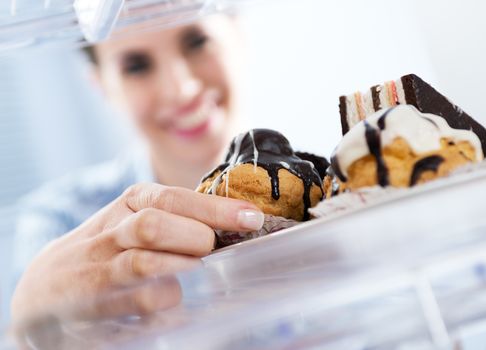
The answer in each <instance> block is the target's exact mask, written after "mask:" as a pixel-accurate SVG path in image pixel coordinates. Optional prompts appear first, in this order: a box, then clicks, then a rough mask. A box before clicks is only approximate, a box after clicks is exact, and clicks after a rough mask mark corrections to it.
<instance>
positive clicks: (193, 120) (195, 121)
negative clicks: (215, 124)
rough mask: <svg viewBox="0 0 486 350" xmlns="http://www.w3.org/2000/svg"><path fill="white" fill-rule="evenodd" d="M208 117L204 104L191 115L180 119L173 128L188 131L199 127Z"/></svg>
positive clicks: (206, 107)
mask: <svg viewBox="0 0 486 350" xmlns="http://www.w3.org/2000/svg"><path fill="white" fill-rule="evenodd" d="M208 116H209V105H208V104H206V105H205V106H202V107H201V108H199V110H197V111H195V112H194V113H192V114H189V115H187V116H184V117H183V118H180V119H179V120H178V121H177V123H176V124H175V127H176V128H177V129H179V130H190V129H193V128H195V127H197V126H199V125H201V124H202V123H203V122H204V121H205V120H206V119H207V118H208Z"/></svg>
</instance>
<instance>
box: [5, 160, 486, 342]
mask: <svg viewBox="0 0 486 350" xmlns="http://www.w3.org/2000/svg"><path fill="white" fill-rule="evenodd" d="M485 194H486V163H482V164H479V165H476V166H474V167H470V168H467V169H464V170H463V171H461V172H460V173H457V174H455V175H454V176H451V177H448V178H443V179H440V180H437V181H433V182H430V183H427V184H424V185H420V186H417V187H415V188H412V189H407V190H404V191H401V190H398V191H392V192H390V191H386V192H382V191H373V190H371V191H369V192H367V193H364V194H363V195H362V196H361V197H359V198H358V199H350V198H347V199H345V200H339V201H337V200H336V199H337V198H338V197H335V198H334V199H332V200H330V201H329V203H330V204H329V203H328V207H325V208H321V209H319V210H320V211H321V214H323V216H322V217H320V218H317V219H314V220H311V221H309V222H307V223H303V224H300V225H298V226H295V227H292V228H289V229H286V230H283V231H280V232H278V233H274V234H272V235H269V236H265V237H261V238H257V239H254V240H251V241H247V242H243V243H240V244H237V245H234V246H231V247H227V248H223V249H221V250H218V251H215V252H214V253H213V254H212V255H210V256H208V257H206V258H205V259H204V261H203V266H201V267H200V268H198V269H195V270H193V271H189V272H186V273H181V274H178V275H177V276H176V278H177V280H178V281H179V284H180V286H181V287H182V293H183V297H182V302H181V304H179V305H178V306H176V307H173V308H171V309H169V310H166V311H161V312H157V313H154V314H151V315H147V316H143V317H142V316H133V315H132V316H129V317H123V318H114V319H99V320H90V321H84V322H79V321H78V322H75V321H66V320H61V319H59V318H52V317H47V318H46V319H45V320H44V321H43V322H39V323H37V324H36V326H35V327H33V328H32V329H31V330H30V332H29V334H28V335H27V337H29V341H30V342H31V343H34V344H41V345H46V344H47V345H49V344H50V343H49V342H53V341H55V342H56V344H63V346H64V345H65V346H64V348H69V349H78V348H79V349H83V348H101V349H111V348H113V349H115V348H116V349H139V348H144V349H195V348H197V349H321V348H325V349H356V350H358V349H400V350H402V349H407V350H408V349H420V350H422V349H451V350H452V349H464V350H475V349H482V348H481V346H483V347H484V344H486V293H484V289H485V288H486V215H484V208H485V207H486V197H485ZM332 201H334V203H331V202H332ZM116 297H117V296H116V295H115V294H114V295H109V296H108V300H106V299H105V302H110V300H111V299H112V300H113V301H114V300H115V299H116ZM0 344H2V343H1V342H0ZM51 344H52V343H51ZM0 348H1V347H0ZM41 348H42V347H41ZM5 349H7V348H5Z"/></svg>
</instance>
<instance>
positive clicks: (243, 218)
mask: <svg viewBox="0 0 486 350" xmlns="http://www.w3.org/2000/svg"><path fill="white" fill-rule="evenodd" d="M237 220H238V224H239V225H240V226H241V227H244V228H246V229H248V230H259V229H261V228H262V226H263V221H264V220H265V216H264V215H263V213H262V212H261V211H257V210H250V209H245V210H241V211H240V212H239V213H238V219H237Z"/></svg>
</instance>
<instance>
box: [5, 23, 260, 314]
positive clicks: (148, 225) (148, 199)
mask: <svg viewBox="0 0 486 350" xmlns="http://www.w3.org/2000/svg"><path fill="white" fill-rule="evenodd" d="M239 44H240V43H239V32H238V28H237V26H236V23H235V20H234V19H233V18H231V17H229V16H224V15H217V16H212V17H208V18H206V19H204V20H202V21H200V22H197V23H193V24H189V25H186V26H182V27H177V28H172V29H168V30H165V31H161V32H151V33H141V34H138V35H132V36H126V37H124V38H122V39H119V40H112V41H107V42H105V43H100V44H98V45H96V46H95V47H94V48H93V49H91V56H92V59H93V61H94V71H95V77H96V81H97V82H98V83H99V85H100V87H101V88H102V91H103V92H104V94H105V95H106V97H107V98H108V99H109V100H110V101H111V102H113V103H114V105H115V106H116V107H117V108H118V109H120V110H121V111H122V112H123V113H124V114H126V115H127V116H129V118H130V119H131V121H132V122H133V124H134V125H135V126H136V128H137V130H138V131H139V133H140V135H141V136H142V138H143V139H144V140H145V143H146V146H147V148H146V151H145V152H144V153H143V154H142V156H140V155H137V156H135V157H132V158H131V159H130V158H129V159H128V160H122V161H116V162H113V163H110V164H107V165H103V166H101V167H97V168H94V169H90V170H88V171H87V172H85V173H82V174H76V175H75V176H73V177H70V178H67V179H65V180H64V181H61V182H58V183H56V184H53V185H50V186H49V187H46V188H45V189H43V190H41V191H39V192H37V193H36V194H34V195H33V196H31V197H30V198H29V200H28V201H27V202H26V203H25V205H24V209H25V210H24V214H23V215H22V216H21V219H20V221H19V226H18V232H17V240H16V255H17V258H16V261H17V266H18V269H19V270H21V269H23V268H24V267H26V266H27V265H28V267H27V269H26V270H25V272H24V273H23V276H22V278H21V279H20V281H19V283H18V285H17V289H16V291H15V293H14V297H13V301H12V313H13V318H14V319H16V320H22V319H25V318H27V317H30V316H32V315H36V314H38V313H42V312H45V311H49V310H50V309H52V308H53V307H54V306H59V305H61V306H62V305H63V303H67V302H72V301H77V300H82V299H85V298H86V297H90V296H96V295H99V294H100V293H102V292H103V291H106V290H109V289H111V288H113V287H118V286H127V285H130V284H131V283H133V282H134V281H136V280H137V279H140V278H143V277H149V276H154V275H160V274H164V273H168V272H175V271H179V270H181V269H184V268H188V267H190V266H193V264H194V263H197V261H199V260H198V258H200V257H202V256H205V255H207V254H208V253H209V252H210V251H211V250H212V248H213V245H214V233H213V229H215V228H221V229H228V230H255V229H259V228H260V227H261V226H262V223H263V214H262V213H261V212H260V211H259V210H258V209H257V208H256V207H255V206H254V205H252V204H249V203H246V202H242V201H237V200H231V199H227V198H219V197H213V196H207V195H202V194H198V193H195V192H194V191H193V189H194V188H195V187H196V185H197V183H198V181H199V180H200V178H201V176H202V175H203V174H205V173H206V172H207V171H209V170H210V169H211V168H212V167H213V166H215V165H216V164H217V163H218V161H219V160H220V159H221V157H222V153H224V151H225V148H226V146H227V144H228V143H229V141H230V139H231V137H232V136H234V133H235V129H236V124H237V123H236V122H237V109H238V108H237V96H238V81H239V78H238V76H237V75H238V72H239V62H238V61H239V57H240V52H239ZM133 158H135V159H133ZM144 159H145V160H146V161H144ZM144 164H145V165H144ZM140 182H158V183H160V184H161V185H159V184H138V185H133V186H130V185H132V184H135V183H140ZM127 188H128V189H127ZM88 217H90V218H89V219H88ZM47 243H49V244H47ZM46 244H47V245H46ZM44 245H46V246H45V247H44V248H43V249H42V250H41V248H42V247H43V246H44ZM39 251H40V253H38V252H39ZM35 255H36V256H35ZM34 256H35V258H34V259H33V260H31V259H32V258H33V257H34ZM134 298H135V299H134V300H132V302H133V307H134V310H135V311H140V310H141V311H150V310H152V309H153V308H157V307H159V306H160V300H159V305H156V304H155V303H157V300H154V299H160V298H153V297H151V298H148V297H147V294H139V295H137V296H135V297H134ZM171 298H173V296H171V295H170V293H169V292H168V294H167V295H166V296H165V299H166V300H169V299H171Z"/></svg>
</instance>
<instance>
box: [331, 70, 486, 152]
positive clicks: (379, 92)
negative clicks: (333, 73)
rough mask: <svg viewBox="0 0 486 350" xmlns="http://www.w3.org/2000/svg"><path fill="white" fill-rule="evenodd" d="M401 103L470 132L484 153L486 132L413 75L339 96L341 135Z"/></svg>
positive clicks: (459, 109)
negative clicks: (371, 116) (376, 113)
mask: <svg viewBox="0 0 486 350" xmlns="http://www.w3.org/2000/svg"><path fill="white" fill-rule="evenodd" d="M404 104H409V105H413V106H415V107H416V108H417V109H418V110H419V111H420V112H422V113H430V114H435V115H438V116H441V117H443V118H444V119H445V120H446V121H447V123H448V124H449V126H450V127H452V128H454V129H464V130H472V131H473V132H474V133H475V134H476V135H477V136H478V137H479V139H480V141H481V146H482V149H483V153H485V154H486V129H485V128H484V127H483V126H482V125H481V124H479V123H478V122H477V121H475V120H474V119H473V118H471V117H470V116H469V115H468V114H467V113H465V112H464V111H463V110H462V109H461V108H459V107H458V106H456V105H455V104H454V103H452V102H451V101H450V100H449V99H448V98H447V97H445V96H444V95H442V94H440V93H439V92H438V91H437V90H435V89H434V88H433V87H432V86H430V85H429V84H428V83H426V82H425V81H423V80H422V79H421V78H420V77H418V76H416V75H415V74H408V75H404V76H403V77H401V78H400V79H398V80H395V81H388V82H385V83H384V84H382V85H375V86H372V87H371V88H370V89H368V91H366V92H363V93H361V92H356V93H354V94H351V95H348V96H341V97H340V98H339V110H340V113H341V126H342V131H343V135H344V134H346V133H347V132H348V131H349V130H350V129H351V128H352V127H353V126H354V125H356V124H357V123H359V122H360V121H361V120H364V119H366V118H367V117H368V116H370V115H371V114H373V113H375V112H377V111H379V110H381V109H385V108H389V107H393V106H396V105H404Z"/></svg>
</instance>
